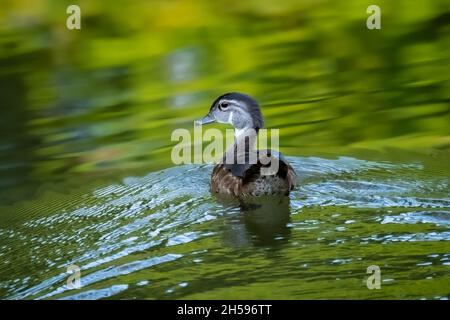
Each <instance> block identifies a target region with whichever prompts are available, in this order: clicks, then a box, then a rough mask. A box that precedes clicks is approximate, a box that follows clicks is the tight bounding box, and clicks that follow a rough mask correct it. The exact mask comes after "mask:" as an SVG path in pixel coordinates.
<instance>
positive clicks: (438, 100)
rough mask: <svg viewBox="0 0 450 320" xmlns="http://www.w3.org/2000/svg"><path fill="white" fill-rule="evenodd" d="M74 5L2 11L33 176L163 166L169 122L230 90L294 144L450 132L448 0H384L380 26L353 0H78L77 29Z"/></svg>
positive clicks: (323, 145)
mask: <svg viewBox="0 0 450 320" xmlns="http://www.w3.org/2000/svg"><path fill="white" fill-rule="evenodd" d="M68 4H69V1H36V2H29V1H9V2H7V3H6V4H3V5H2V7H3V9H4V10H2V12H0V46H1V47H2V50H0V66H1V67H2V68H1V69H0V70H1V71H0V77H1V81H2V82H4V81H8V79H12V77H16V78H17V77H20V78H21V79H22V80H21V81H23V82H24V83H25V86H26V87H25V89H23V88H17V89H16V91H15V92H14V94H15V95H17V96H21V97H24V99H25V102H24V103H25V105H24V106H23V107H22V109H16V110H22V111H17V112H24V113H25V112H28V113H29V115H28V116H27V119H26V120H24V121H26V122H27V124H26V125H24V126H23V127H21V128H22V129H23V130H27V132H26V133H23V130H22V129H21V131H20V132H17V135H19V134H20V135H22V134H26V135H28V136H30V137H36V139H32V140H30V141H33V143H35V142H34V141H39V142H40V145H38V146H35V145H33V143H30V144H29V145H28V146H25V147H24V146H21V149H24V148H25V149H26V148H29V151H28V152H25V153H23V154H24V155H26V157H30V158H33V157H36V158H38V159H40V161H39V162H36V163H34V170H33V172H34V175H35V176H36V177H37V178H39V177H41V175H42V174H44V175H46V174H48V173H55V172H61V171H62V172H68V171H69V172H70V171H75V172H79V171H93V170H100V169H102V168H111V167H117V168H130V167H140V166H142V165H143V164H145V165H150V166H151V167H153V168H156V167H161V166H167V165H170V160H169V156H168V155H169V154H170V146H171V144H172V143H171V142H170V141H169V139H170V132H171V131H172V130H173V129H174V128H176V127H189V126H191V121H192V119H193V118H195V117H196V116H199V115H200V114H202V113H203V112H205V111H206V110H207V108H208V106H209V103H210V102H211V101H212V99H213V98H214V97H215V96H216V95H218V94H220V93H223V92H224V91H230V90H239V91H245V92H249V93H251V94H253V95H255V96H256V97H257V98H258V99H259V100H260V101H261V102H262V103H263V104H264V106H265V107H264V110H265V115H266V117H267V123H268V125H269V126H271V127H279V128H281V129H282V130H281V137H282V141H281V146H285V147H289V151H288V153H290V154H303V153H304V152H305V150H306V149H308V150H309V152H312V153H321V152H323V151H328V152H329V150H330V149H329V148H330V147H339V148H340V149H339V151H338V153H339V154H341V153H344V152H345V153H350V152H351V151H350V150H349V149H347V147H362V148H377V149H378V148H383V147H386V146H392V147H397V148H398V147H400V148H407V149H415V148H416V147H425V148H428V147H441V148H446V146H448V144H449V142H450V141H449V129H448V123H449V120H450V117H449V111H450V109H449V96H448V93H449V92H450V90H449V79H448V74H449V70H448V69H449V65H450V64H449V59H450V57H449V56H448V49H447V48H448V47H449V45H450V43H449V37H448V32H449V24H448V22H449V21H450V20H449V19H448V17H449V14H450V13H449V12H448V11H446V10H448V9H447V1H445V0H442V1H434V2H430V1H426V0H420V1H416V2H414V5H411V4H410V2H409V1H407V0H403V1H395V2H392V1H381V2H380V6H381V8H382V30H379V31H370V30H367V29H366V28H365V19H366V17H367V14H366V11H365V10H366V7H367V5H368V4H370V3H368V2H366V1H356V0H354V1H340V2H339V3H338V2H336V1H294V0H289V1H282V2H280V1H269V0H264V1H259V0H258V1H256V0H254V1H245V2H244V1H241V2H235V1H225V0H223V1H206V0H205V1H153V2H148V1H134V2H133V4H132V5H131V4H130V3H129V2H126V1H113V2H102V1H79V5H80V6H81V8H82V30H81V31H69V30H66V29H65V28H64V26H65V18H66V15H65V8H66V6H67V5H68ZM12 58H15V60H14V61H18V62H17V63H14V64H13V65H12V64H11V63H10V61H11V59H12ZM12 90H14V89H12ZM14 101H15V100H14V99H11V100H10V101H8V102H9V103H10V104H15V102H14ZM14 107H16V108H19V107H18V106H10V107H9V109H8V110H6V111H5V112H12V111H11V110H12V109H13V108H14ZM3 119H5V120H4V121H10V120H7V119H10V117H4V118H3ZM10 130H14V129H10ZM8 139H9V138H8ZM2 143H3V142H2ZM344 147H345V148H346V149H345V151H344V149H343V148H344ZM311 150H312V151H311ZM22 151H23V150H22ZM17 152H18V151H17ZM30 153H33V154H34V155H30ZM11 159H12V160H11V161H16V160H15V159H16V157H12V158H11Z"/></svg>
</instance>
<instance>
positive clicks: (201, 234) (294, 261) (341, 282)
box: [0, 157, 450, 299]
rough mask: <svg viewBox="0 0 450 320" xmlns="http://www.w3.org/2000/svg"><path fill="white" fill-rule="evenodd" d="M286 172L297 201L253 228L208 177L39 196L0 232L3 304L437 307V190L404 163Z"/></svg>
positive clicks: (440, 194) (446, 221)
mask: <svg viewBox="0 0 450 320" xmlns="http://www.w3.org/2000/svg"><path fill="white" fill-rule="evenodd" d="M289 160H290V161H291V162H292V164H293V166H294V168H295V169H296V171H297V172H298V174H299V176H300V181H299V187H298V188H297V190H295V191H294V192H293V193H292V195H291V199H290V205H289V204H288V205H287V206H283V205H280V204H277V210H273V207H272V208H270V209H269V210H268V211H266V212H264V215H261V212H258V209H256V210H250V211H249V212H242V209H241V208H240V207H239V205H238V204H236V203H234V204H233V203H232V202H231V203H227V202H224V201H220V199H219V200H218V199H216V198H214V197H213V196H212V195H211V194H210V192H209V175H210V172H211V169H212V168H211V166H210V165H204V166H195V165H190V166H179V167H173V168H169V169H166V170H163V171H159V172H154V173H150V174H147V175H145V176H137V177H127V178H125V179H123V180H122V181H120V182H118V183H116V184H112V185H108V186H106V187H103V188H96V189H93V190H92V191H91V192H85V193H84V192H80V193H78V192H73V194H70V195H63V194H61V195H59V196H58V195H55V194H51V195H43V196H42V198H41V199H40V201H39V202H37V203H39V204H40V205H41V206H42V207H39V208H36V209H35V210H34V213H25V212H23V213H22V214H28V216H27V218H26V222H25V223H15V222H16V221H15V217H11V218H10V219H11V221H8V227H6V228H5V226H4V225H3V227H2V228H1V229H0V241H1V243H2V253H1V254H2V257H1V258H2V262H3V264H2V269H1V274H2V275H6V274H7V275H8V279H4V280H3V281H2V287H1V289H2V292H3V295H4V297H7V298H36V299H44V298H62V299H85V298H89V299H91V298H92V299H95V298H108V297H113V298H159V299H166V298H270V297H273V296H274V295H276V296H277V298H287V299H290V298H369V299H371V298H433V299H434V298H436V297H437V296H439V297H443V298H445V297H448V288H449V286H448V284H449V280H450V279H449V274H448V267H449V265H450V251H449V248H450V247H449V243H448V241H449V239H450V199H449V198H448V194H449V191H450V186H449V180H448V178H443V177H436V178H434V179H429V180H424V179H423V178H422V177H421V176H422V175H424V168H423V167H422V165H420V164H415V163H412V164H392V163H388V162H371V161H364V160H358V159H354V158H347V157H341V158H338V159H334V160H326V159H321V158H313V157H311V158H298V157H297V158H295V157H290V158H289ZM49 199H51V200H50V201H51V206H52V207H53V208H52V209H48V208H47V207H46V206H45V204H46V203H47V201H49ZM69 199H70V200H69ZM37 203H35V205H37ZM265 205H266V206H267V204H265ZM42 208H46V209H45V210H42ZM263 208H265V207H263ZM283 208H284V209H285V210H286V212H283ZM17 210H19V212H20V209H19V208H17ZM68 265H77V266H80V267H81V284H82V288H81V289H79V290H69V289H68V288H67V285H66V279H67V278H68V276H69V274H68V273H67V272H66V268H67V266H68ZM370 265H378V266H379V267H380V268H381V270H382V281H383V282H382V290H378V291H371V290H368V289H367V288H366V284H365V282H364V281H365V278H366V277H367V276H366V268H367V267H368V266H370Z"/></svg>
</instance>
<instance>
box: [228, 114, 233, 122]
mask: <svg viewBox="0 0 450 320" xmlns="http://www.w3.org/2000/svg"><path fill="white" fill-rule="evenodd" d="M228 123H229V124H233V111H231V112H230V115H229V116H228Z"/></svg>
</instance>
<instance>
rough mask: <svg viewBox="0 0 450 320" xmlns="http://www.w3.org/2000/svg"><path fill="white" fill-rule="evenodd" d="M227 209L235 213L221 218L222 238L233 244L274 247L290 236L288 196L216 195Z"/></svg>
mask: <svg viewBox="0 0 450 320" xmlns="http://www.w3.org/2000/svg"><path fill="white" fill-rule="evenodd" d="M216 198H217V200H218V201H219V202H220V203H221V204H222V205H224V206H225V207H228V208H232V207H234V208H236V207H239V210H238V212H236V213H233V214H231V215H227V216H226V217H225V218H224V226H223V233H222V237H223V241H224V244H225V245H229V246H233V247H246V246H270V247H277V246H279V245H281V244H284V243H286V242H287V241H288V240H289V238H290V233H291V231H290V228H289V225H288V224H289V223H290V221H291V216H290V205H289V197H287V196H265V197H251V198H245V199H241V200H236V199H230V198H227V197H224V196H220V195H219V196H216Z"/></svg>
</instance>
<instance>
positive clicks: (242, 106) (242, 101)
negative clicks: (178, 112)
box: [195, 92, 264, 131]
mask: <svg viewBox="0 0 450 320" xmlns="http://www.w3.org/2000/svg"><path fill="white" fill-rule="evenodd" d="M211 122H219V123H228V124H231V125H232V126H233V127H234V128H235V129H238V130H241V129H255V130H256V131H258V130H259V129H261V128H262V127H264V119H263V116H262V113H261V110H260V108H259V105H258V102H256V100H255V99H253V98H252V97H250V96H248V95H246V94H243V93H238V92H231V93H226V94H224V95H221V96H220V97H218V98H217V99H216V100H215V101H214V102H213V104H212V105H211V108H210V110H209V112H208V114H207V115H206V116H204V117H203V118H202V119H199V120H197V121H195V123H196V124H197V125H204V124H207V123H211Z"/></svg>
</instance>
